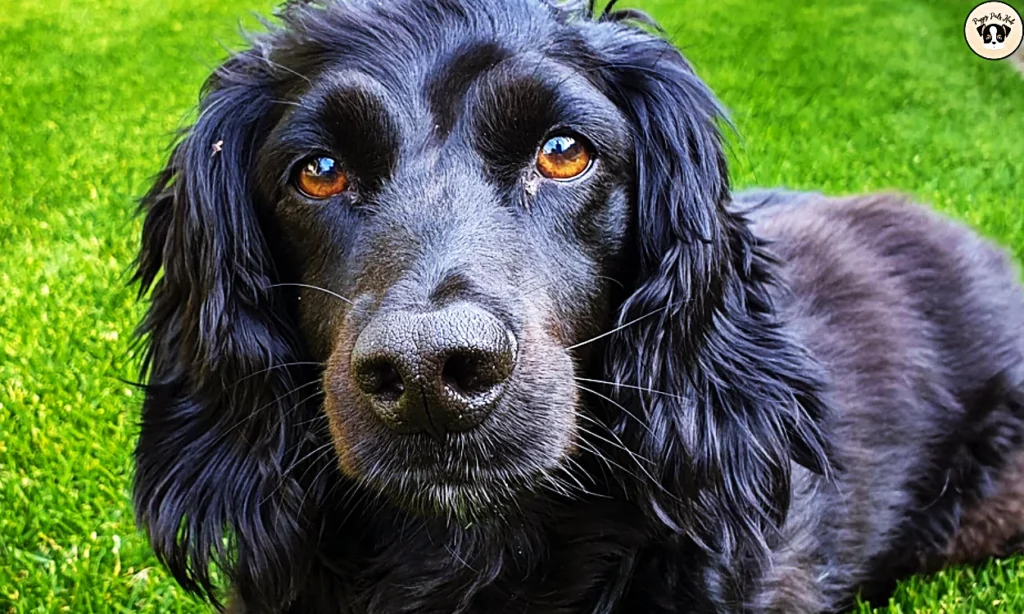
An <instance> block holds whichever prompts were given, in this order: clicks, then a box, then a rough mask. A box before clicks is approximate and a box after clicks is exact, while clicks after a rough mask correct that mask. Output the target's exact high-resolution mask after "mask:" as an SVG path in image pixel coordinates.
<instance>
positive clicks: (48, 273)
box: [0, 0, 1024, 614]
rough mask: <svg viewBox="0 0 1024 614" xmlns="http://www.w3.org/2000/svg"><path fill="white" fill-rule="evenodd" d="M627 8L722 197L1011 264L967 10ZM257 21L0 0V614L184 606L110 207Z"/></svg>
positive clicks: (956, 593)
mask: <svg viewBox="0 0 1024 614" xmlns="http://www.w3.org/2000/svg"><path fill="white" fill-rule="evenodd" d="M638 4H640V5H641V6H644V7H645V8H647V9H648V10H650V11H651V12H652V13H653V14H654V15H655V16H656V17H658V18H659V19H660V20H661V21H662V23H663V25H664V26H665V29H666V30H667V32H668V33H669V34H670V35H671V36H672V37H673V38H674V40H676V41H677V42H678V43H679V44H680V45H681V46H682V47H683V48H684V49H685V51H686V53H687V54H688V56H689V57H690V58H691V59H692V60H693V62H694V63H695V65H696V66H697V68H698V70H699V72H700V73H701V74H702V75H703V76H704V77H705V78H706V79H707V81H708V82H709V83H710V84H711V85H712V87H713V88H714V89H715V90H716V91H717V92H718V93H719V95H720V96H721V97H722V99H723V100H724V102H725V103H726V105H727V106H728V107H729V108H730V109H731V110H732V113H733V119H734V123H735V125H736V127H737V131H738V134H739V136H738V137H735V138H733V139H732V146H731V158H732V163H733V173H734V180H735V183H736V185H739V186H747V185H779V184H781V185H786V186H789V187H794V188H814V189H821V190H825V191H828V192H833V193H847V192H860V191H864V190H875V189H898V190H902V191H905V192H908V193H910V194H913V195H914V196H916V197H917V198H918V199H920V200H922V201H926V202H929V203H932V204H933V205H934V206H935V207H937V208H938V209H940V210H942V211H944V212H947V213H949V214H951V215H953V216H956V217H958V218H961V219H965V220H967V221H969V222H970V223H972V224H974V225H975V226H976V227H978V228H979V229H981V230H982V231H983V232H984V233H985V234H987V235H989V236H991V237H994V238H995V239H997V240H999V241H1000V242H1002V243H1003V244H1005V245H1007V246H1009V247H1011V248H1012V250H1013V253H1014V254H1015V256H1017V258H1018V259H1021V257H1022V256H1024V223H1022V221H1024V216H1022V215H1021V211H1020V207H1021V205H1022V204H1024V162H1022V161H1024V146H1022V142H1021V136H1022V135H1024V107H1022V102H1024V78H1022V77H1021V76H1020V75H1019V74H1017V73H1016V72H1014V70H1013V69H1012V68H1011V66H1010V65H1009V64H1007V63H1005V62H987V61H985V60H981V59H979V58H977V57H975V56H974V55H973V54H972V53H971V52H970V51H969V50H968V48H967V46H966V45H965V43H964V40H963V22H964V18H965V17H966V15H967V13H968V12H969V10H970V9H971V8H972V6H973V2H953V1H949V0H916V1H905V2H891V1H886V0H877V1H862V2H851V3H843V4H840V3H833V4H834V6H833V7H831V8H825V7H824V6H823V5H824V3H813V2H799V1H793V0H785V1H780V2H774V3H766V2H759V1H756V0H715V1H710V0H709V1H698V0H688V1H686V2H680V0H638ZM270 6H271V5H270V3H269V2H267V1H266V0H205V1H198V0H159V1H157V0H74V1H72V0H45V1H39V0H4V1H3V9H2V10H0V612H18V613H22V612H74V613H76V614H77V613H88V612H161V613H163V612H202V611H205V609H204V608H203V606H202V605H201V604H199V603H197V602H196V601H194V600H192V599H190V598H189V597H187V596H186V595H184V594H183V592H182V591H181V590H180V589H179V588H177V586H176V585H175V584H174V583H173V582H172V581H171V580H170V579H169V578H168V576H167V574H166V573H164V572H163V571H162V570H161V569H160V568H159V567H158V566H157V565H156V563H155V560H154V558H153V556H152V555H151V554H150V553H149V550H148V548H147V546H146V544H145V543H144V541H143V540H142V539H141V538H140V536H139V535H138V533H137V532H136V530H135V527H134V524H133V521H132V512H131V509H130V505H129V490H130V477H131V471H132V465H131V450H132V447H133V444H134V440H135V437H136V426H135V422H136V417H137V413H138V403H139V398H138V395H137V394H135V393H134V391H133V390H132V388H131V386H129V385H127V384H125V383H124V380H130V379H132V378H133V377H134V376H135V374H136V368H137V359H136V358H135V357H134V356H132V354H131V352H130V342H131V338H130V337H131V331H132V327H133V325H134V323H135V322H136V321H137V320H138V319H139V316H140V313H141V312H140V309H139V307H138V306H137V305H136V304H135V298H134V290H133V289H132V288H130V287H127V286H126V283H127V279H128V275H127V271H128V267H129V264H130V262H131V260H132V257H133V255H134V251H135V249H136V246H137V242H138V230H139V222H138V220H137V219H135V218H134V217H133V209H134V201H135V199H136V198H137V197H138V196H139V195H140V194H141V193H142V192H143V191H144V190H145V189H146V187H147V181H148V180H149V178H150V177H151V176H152V175H153V174H154V173H155V172H156V171H157V170H158V169H159V168H160V165H161V163H162V161H163V159H164V157H165V156H166V154H167V146H168V144H169V142H170V138H171V134H172V133H173V131H174V130H175V129H177V128H179V127H180V126H182V125H183V124H185V123H187V121H188V118H189V117H190V114H191V110H192V107H193V105H194V104H195V102H196V95H197V92H198V89H199V85H200V83H201V82H202V80H203V78H204V76H205V75H206V74H207V73H208V71H209V69H210V68H211V66H213V65H214V64H215V63H216V62H217V61H218V60H219V59H221V58H223V57H224V54H225V53H226V52H225V51H224V47H223V46H224V45H226V46H228V47H230V46H232V45H237V44H238V40H239V37H238V35H237V33H238V25H239V22H241V23H243V24H246V25H249V26H253V25H254V24H255V20H254V19H253V18H252V16H251V14H250V11H253V10H257V11H264V12H265V11H267V9H269V8H270ZM1021 8H1024V7H1021ZM1022 584H1024V559H1018V560H1015V561H1001V562H994V563H991V564H989V565H987V566H985V567H981V568H977V569H955V570H948V571H946V572H944V573H942V574H940V575H938V576H936V577H931V578H922V579H913V580H911V581H908V582H905V583H904V584H902V585H901V587H900V589H899V591H898V593H897V594H896V595H895V597H894V598H893V600H892V602H891V603H890V605H889V608H888V609H887V610H881V611H888V612H893V613H902V612H965V613H966V612H992V611H1009V612H1020V611H1024V594H1021V591H1020V586H1021V585H1022ZM863 611H864V612H870V611H872V610H871V609H870V608H868V607H867V606H864V608H863Z"/></svg>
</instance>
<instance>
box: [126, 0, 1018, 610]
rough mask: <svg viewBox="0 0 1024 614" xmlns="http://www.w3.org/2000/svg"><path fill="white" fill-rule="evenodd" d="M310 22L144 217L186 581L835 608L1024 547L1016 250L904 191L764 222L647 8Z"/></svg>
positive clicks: (159, 423) (240, 79)
mask: <svg viewBox="0 0 1024 614" xmlns="http://www.w3.org/2000/svg"><path fill="white" fill-rule="evenodd" d="M283 19H284V21H285V27H284V28H283V29H281V30H279V31H274V32H272V33H271V34H269V35H267V36H266V37H265V38H262V39H258V40H257V41H256V43H255V45H254V48H253V49H251V50H248V51H245V52H242V53H239V54H236V55H235V56H233V57H232V58H231V59H230V60H228V62H227V63H226V64H225V65H224V66H223V67H221V69H219V70H218V72H217V73H216V74H215V76H214V77H213V78H211V81H210V82H209V83H208V85H207V89H206V92H205V97H204V101H203V104H202V108H201V113H200V116H199V119H198V120H197V122H196V125H195V126H193V128H192V129H191V130H190V132H189V134H188V135H187V136H186V137H185V139H184V140H183V142H182V143H181V144H180V145H179V146H178V148H177V149H176V150H175V153H174V155H173V156H172V158H171V160H170V162H169V163H168V167H167V169H166V170H165V171H164V173H163V174H162V175H161V176H160V177H159V179H158V181H157V183H156V185H155V187H154V189H153V190H152V191H151V192H150V194H149V195H148V196H147V197H146V199H145V200H144V203H143V206H144V210H145V213H146V222H145V226H144V231H143V247H142V252H141V254H140V259H139V274H138V276H139V279H140V281H141V283H142V286H143V288H144V289H146V288H152V299H151V300H152V305H151V308H150V310H149V313H148V315H147V319H146V321H145V323H144V324H143V327H142V331H143V332H144V333H146V334H147V335H148V353H147V360H146V377H147V379H148V384H147V394H146V402H145V407H144V411H143V424H142V432H141V436H140V441H139V446H138V449H137V463H138V469H137V475H136V491H135V498H136V506H137V509H138V514H139V519H140V523H141V524H142V525H143V526H144V527H145V529H146V530H147V531H148V533H149V537H150V540H151V542H152V544H153V546H154V549H155V550H156V552H157V554H158V556H159V557H160V558H161V560H162V561H163V562H165V563H166V564H167V565H168V567H169V568H170V569H171V570H172V572H173V573H174V574H175V576H176V578H177V579H178V580H179V581H180V582H181V583H182V584H183V585H184V586H186V587H187V588H188V589H190V590H193V591H195V592H198V593H200V594H203V595H205V596H207V597H210V598H213V597H214V595H215V594H214V590H215V589H214V584H213V581H212V579H211V576H210V572H209V567H210V564H211V563H217V564H219V565H220V566H221V567H222V568H224V570H225V571H226V573H227V577H228V579H229V580H230V581H231V583H232V586H233V591H234V593H235V595H236V596H235V598H234V601H233V608H234V609H235V610H236V611H239V612H249V613H251V614H262V613H264V612H294V613H300V612H301V613H307V612H308V613H318V612H323V613H328V612H341V613H344V614H391V613H399V612H408V613H413V612H416V613H420V612H437V613H441V612H445V613H447V612H467V613H474V614H475V613H480V614H483V613H487V614H491V613H497V614H501V613H507V614H520V613H522V614H527V613H529V614H576V613H591V612H593V613H611V612H645V613H657V612H664V613H666V614H667V613H669V612H730V611H751V612H821V611H831V610H835V609H839V608H842V607H845V606H847V605H849V604H850V603H851V602H852V599H853V598H854V596H855V595H856V593H857V592H858V591H861V592H863V594H865V595H866V596H869V597H872V596H876V595H882V594H884V593H885V592H886V591H887V590H889V589H890V588H891V586H892V584H893V583H894V582H895V580H897V579H898V578H899V577H902V576H905V575H907V574H910V573H914V572H917V571H927V570H931V569H935V568H937V567H939V566H941V565H942V564H945V563H946V562H950V561H956V562H962V561H972V560H977V559H980V558H983V557H986V556H990V555H993V554H1002V553H1004V551H1006V550H1007V549H1009V548H1011V547H1012V546H1013V545H1014V539H1015V538H1016V537H1017V533H1018V531H1020V530H1021V529H1022V528H1024V518H1022V517H1021V508H1022V506H1024V496H1022V494H1024V493H1022V492H1021V491H1022V490H1024V489H1022V488H1021V485H1020V484H1019V476H1020V474H1021V472H1022V470H1024V464H1022V463H1021V462H1020V460H1019V459H1020V458H1021V457H1020V452H1021V450H1022V448H1024V443H1022V441H1024V407H1022V404H1021V399H1022V390H1024V346H1022V338H1024V299H1022V294H1021V290H1020V287H1019V285H1018V283H1017V279H1016V277H1017V275H1016V272H1015V270H1014V269H1013V268H1012V267H1011V266H1010V265H1009V263H1008V259H1007V258H1006V257H1005V256H1004V255H1003V254H1002V253H1001V252H1000V251H999V250H998V249H996V248H995V247H993V246H991V245H990V244H988V243H987V242H985V241H983V240H982V239H980V238H979V237H977V236H976V235H975V234H973V233H971V232H970V231H968V230H967V229H965V228H963V227H962V226H960V225H958V224H955V223H953V222H950V221H948V220H945V219H943V218H941V217H939V216H937V215H934V214H932V213H930V212H927V211H926V210H925V209H923V208H921V207H918V206H916V205H912V204H908V203H905V202H903V201H902V200H901V199H899V198H897V197H893V196H873V197H863V198H852V199H829V198H825V197H822V196H819V195H815V194H803V193H788V192H779V191H767V192H745V193H740V194H738V195H735V196H733V195H731V194H730V190H729V184H728V176H727V173H726V168H725V159H724V154H723V153H722V146H721V142H720V140H719V135H718V129H717V123H716V122H717V120H718V118H719V114H718V109H717V106H716V104H715V102H714V99H713V98H712V97H711V95H710V93H708V92H707V90H706V89H705V88H704V86H703V84H702V83H700V81H699V80H698V79H697V78H696V77H695V76H694V74H693V73H692V71H691V70H690V68H689V66H688V65H687V64H686V63H685V61H684V60H683V59H682V57H681V56H680V55H678V53H677V52H676V51H675V50H673V49H672V48H671V46H670V45H668V44H667V43H666V42H664V41H662V40H661V39H659V38H657V37H655V36H653V35H651V34H649V33H647V32H645V31H644V30H642V29H641V28H638V27H636V25H634V23H635V21H637V20H642V19H643V17H642V16H641V15H639V14H638V13H635V12H629V11H608V12H605V13H602V14H594V12H593V9H592V8H590V9H587V8H585V7H583V8H581V7H579V6H560V7H556V6H550V5H547V4H545V3H543V2H540V0H509V2H506V3H493V2H489V1H485V0H443V1H437V2H434V1H429V0H395V1H394V2H393V3H377V2H371V1H369V0H368V1H366V2H360V1H354V2H351V3H347V2H344V3H343V2H327V3H326V4H325V5H324V6H319V5H309V4H307V3H301V2H296V3H292V4H291V5H289V7H287V8H286V9H285V11H284V13H283ZM382 48H386V49H387V50H388V51H389V53H391V54H392V56H393V57H392V58H391V59H390V60H388V61H384V60H383V59H382V57H381V55H380V50H381V49H382ZM161 271H162V273H163V275H162V276H161V275H160V273H161Z"/></svg>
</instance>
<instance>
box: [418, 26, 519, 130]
mask: <svg viewBox="0 0 1024 614" xmlns="http://www.w3.org/2000/svg"><path fill="white" fill-rule="evenodd" d="M509 55H510V54H509V52H508V51H507V50H506V49H504V48H503V47H501V46H500V45H498V44H496V43H493V42H478V43H472V44H469V45H464V46H462V47H460V48H459V49H458V50H457V51H456V52H455V53H454V54H452V55H451V56H450V57H449V58H448V60H447V61H446V62H445V64H444V66H443V67H442V68H441V69H440V70H439V71H437V73H436V74H435V75H434V77H433V78H432V79H431V80H430V83H429V84H428V85H427V104H428V106H429V109H430V113H431V115H432V116H433V117H434V123H435V124H436V125H437V133H438V136H439V137H440V138H445V137H447V136H448V135H449V134H451V131H452V128H453V127H454V126H455V120H456V118H457V117H458V110H459V109H461V106H462V105H461V102H462V99H463V98H464V97H465V95H466V92H467V91H468V90H469V86H470V85H472V83H473V81H475V80H476V79H477V78H478V77H480V75H482V74H483V73H485V72H487V71H488V70H490V69H492V68H494V67H495V66H496V65H498V64H499V63H500V62H501V61H502V60H504V59H506V58H508V57H509Z"/></svg>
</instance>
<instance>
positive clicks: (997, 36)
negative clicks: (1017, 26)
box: [978, 23, 1010, 49]
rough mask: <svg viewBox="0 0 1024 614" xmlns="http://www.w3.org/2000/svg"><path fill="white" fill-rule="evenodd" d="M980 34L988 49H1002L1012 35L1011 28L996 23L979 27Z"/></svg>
mask: <svg viewBox="0 0 1024 614" xmlns="http://www.w3.org/2000/svg"><path fill="white" fill-rule="evenodd" d="M978 34H980V35H981V38H982V40H983V41H984V44H985V48H986V49H1002V48H1003V46H1004V45H1005V44H1006V38H1007V37H1008V36H1009V35H1010V26H1007V25H1004V24H995V23H993V24H987V25H982V26H978Z"/></svg>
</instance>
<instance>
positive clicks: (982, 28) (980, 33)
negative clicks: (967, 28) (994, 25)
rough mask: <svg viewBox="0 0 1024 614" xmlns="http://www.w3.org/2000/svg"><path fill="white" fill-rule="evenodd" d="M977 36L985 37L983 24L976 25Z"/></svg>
mask: <svg viewBox="0 0 1024 614" xmlns="http://www.w3.org/2000/svg"><path fill="white" fill-rule="evenodd" d="M978 36H980V37H982V38H985V24H982V25H980V26H978Z"/></svg>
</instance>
